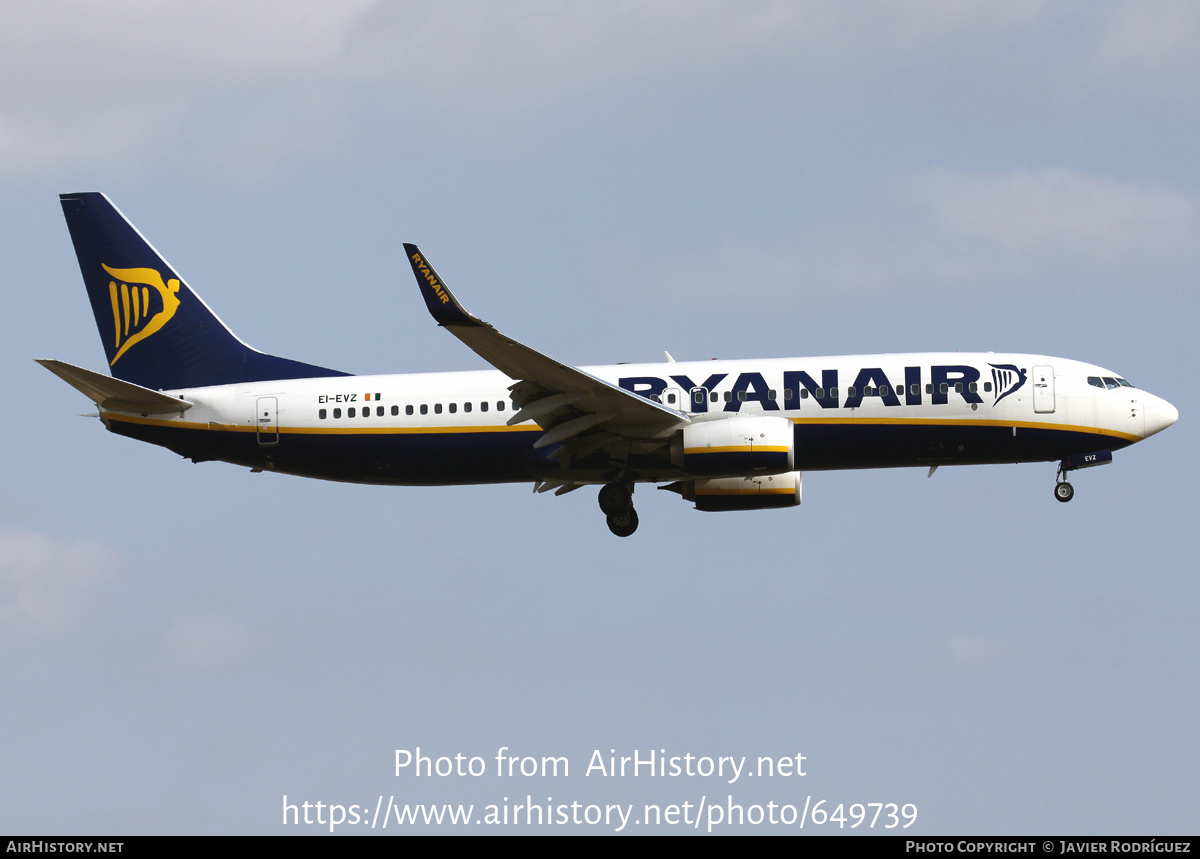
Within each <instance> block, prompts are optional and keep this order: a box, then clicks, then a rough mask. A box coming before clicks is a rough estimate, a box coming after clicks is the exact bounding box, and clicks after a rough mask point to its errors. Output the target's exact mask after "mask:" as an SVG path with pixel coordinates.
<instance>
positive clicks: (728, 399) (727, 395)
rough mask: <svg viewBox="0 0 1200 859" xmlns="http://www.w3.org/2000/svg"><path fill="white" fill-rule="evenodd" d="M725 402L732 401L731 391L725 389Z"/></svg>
mask: <svg viewBox="0 0 1200 859" xmlns="http://www.w3.org/2000/svg"><path fill="white" fill-rule="evenodd" d="M725 402H727V403H732V402H733V391H726V392H725Z"/></svg>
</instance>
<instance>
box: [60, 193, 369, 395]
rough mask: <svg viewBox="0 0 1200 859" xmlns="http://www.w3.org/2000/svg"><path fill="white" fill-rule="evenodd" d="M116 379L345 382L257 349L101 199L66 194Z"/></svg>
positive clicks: (172, 386) (197, 383) (176, 384)
mask: <svg viewBox="0 0 1200 859" xmlns="http://www.w3.org/2000/svg"><path fill="white" fill-rule="evenodd" d="M59 200H60V202H61V203H62V207H63V214H64V215H65V216H66V219H67V227H68V229H70V231H71V241H73V242H74V243H75V255H76V256H78V257H79V269H80V271H82V272H83V282H84V285H85V286H86V287H87V291H88V298H89V299H91V302H92V313H94V314H95V316H96V325H97V327H98V328H99V329H100V339H101V341H102V342H103V343H104V352H105V355H107V357H108V364H109V367H110V368H111V370H112V374H113V376H115V377H116V378H118V379H124V380H125V381H127V382H132V383H134V384H135V385H141V386H142V387H143V388H150V389H152V390H178V389H181V388H197V387H205V386H208V385H230V384H236V383H239V382H260V381H267V380H269V379H306V378H313V377H317V376H345V375H349V374H347V373H342V372H340V371H338V370H329V369H326V368H324V367H316V366H314V365H312V364H303V363H301V362H299V361H290V360H288V359H287V358H276V357H275V356H273V355H267V354H264V353H262V352H259V351H257V350H255V349H251V348H250V347H249V346H247V345H246V344H245V343H243V342H242V341H241V340H239V339H238V338H237V337H235V336H234V334H233V332H232V331H230V330H229V329H228V328H226V327H225V323H223V322H222V321H221V320H220V319H218V318H217V316H216V314H214V313H213V312H212V311H211V310H209V309H208V305H206V304H205V303H204V302H203V301H202V300H201V299H200V297H199V296H198V295H196V294H195V293H194V292H192V290H191V289H190V288H189V287H188V285H187V284H186V283H184V282H183V279H182V278H180V277H179V275H178V274H176V273H175V271H174V270H173V269H172V268H171V266H170V265H168V264H167V261H166V260H164V259H163V258H162V257H161V256H159V254H158V251H156V250H155V249H154V248H153V247H152V246H151V245H150V243H149V242H148V241H146V239H145V238H143V237H142V234H141V233H139V232H138V231H137V229H136V228H135V227H134V226H133V224H131V223H129V221H128V220H126V218H125V216H124V215H122V214H121V213H120V212H119V211H118V210H117V207H116V206H114V205H113V204H112V203H110V202H109V200H108V198H107V197H105V196H104V195H103V194H97V193H94V192H89V193H83V194H61V195H60V196H59Z"/></svg>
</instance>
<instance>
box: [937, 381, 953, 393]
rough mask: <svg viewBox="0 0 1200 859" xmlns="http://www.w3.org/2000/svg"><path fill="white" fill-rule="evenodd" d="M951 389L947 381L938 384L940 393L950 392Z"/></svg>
mask: <svg viewBox="0 0 1200 859" xmlns="http://www.w3.org/2000/svg"><path fill="white" fill-rule="evenodd" d="M949 390H950V386H949V385H947V384H946V383H945V382H942V384H940V385H938V393H940V394H945V393H948V392H949Z"/></svg>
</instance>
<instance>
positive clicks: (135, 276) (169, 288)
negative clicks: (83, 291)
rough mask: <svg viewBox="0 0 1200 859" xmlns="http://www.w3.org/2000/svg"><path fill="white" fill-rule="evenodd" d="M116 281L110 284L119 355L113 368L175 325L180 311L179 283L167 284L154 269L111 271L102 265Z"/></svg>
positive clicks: (112, 362) (114, 343)
mask: <svg viewBox="0 0 1200 859" xmlns="http://www.w3.org/2000/svg"><path fill="white" fill-rule="evenodd" d="M100 265H101V267H102V268H103V269H104V270H105V271H106V272H108V274H109V276H110V277H112V278H114V279H113V280H110V281H109V282H108V297H109V298H110V299H111V300H112V313H113V336H114V340H113V348H114V349H116V350H117V353H116V354H115V355H113V359H112V360H111V361H109V362H108V363H109V366H110V367H111V366H112V365H113V364H116V363H117V361H118V359H120V357H121V356H122V355H124V354H125V352H126V351H128V349H129V347H130V346H133V345H134V344H135V343H140V342H141V341H143V340H145V339H146V338H147V337H149V336H150V335H151V334H154V333H156V332H157V331H159V329H161V328H162V327H163V326H164V325H166V324H167V323H168V322H170V321H171V317H172V316H174V315H175V311H176V310H178V309H179V295H178V293H179V281H178V280H176V279H175V278H171V279H170V280H168V281H166V282H165V283H164V282H163V278H162V275H161V274H159V273H158V272H157V271H155V270H154V269H152V268H110V267H109V266H106V265H104V263H101V264H100Z"/></svg>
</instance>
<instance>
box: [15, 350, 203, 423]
mask: <svg viewBox="0 0 1200 859" xmlns="http://www.w3.org/2000/svg"><path fill="white" fill-rule="evenodd" d="M37 362H38V363H39V364H41V365H42V366H43V367H45V368H46V369H47V370H49V371H50V372H51V373H53V374H54V375H56V376H58V378H60V379H62V380H63V381H64V382H66V383H67V384H68V385H70V386H71V387H72V388H74V389H75V390H77V391H79V392H81V393H82V394H83V395H84V396H86V397H88V398H89V399H91V401H92V402H94V403H95V404H96V405H97V406H99V407H100V408H101V409H109V410H111V411H118V412H137V413H139V414H143V415H166V414H178V413H180V412H185V411H187V410H188V409H190V408H191V407H192V404H191V403H189V402H188V401H187V400H181V399H179V398H178V397H169V396H167V395H166V394H160V393H159V392H158V391H152V390H150V389H149V388H143V387H142V386H141V385H135V384H133V382H125V381H122V380H121V379H114V378H113V377H112V376H105V375H104V374H103V373H94V372H92V371H91V370H85V369H83V368H82V367H76V366H75V365H73V364H68V363H66V362H65V361H51V360H42V359H37Z"/></svg>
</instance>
